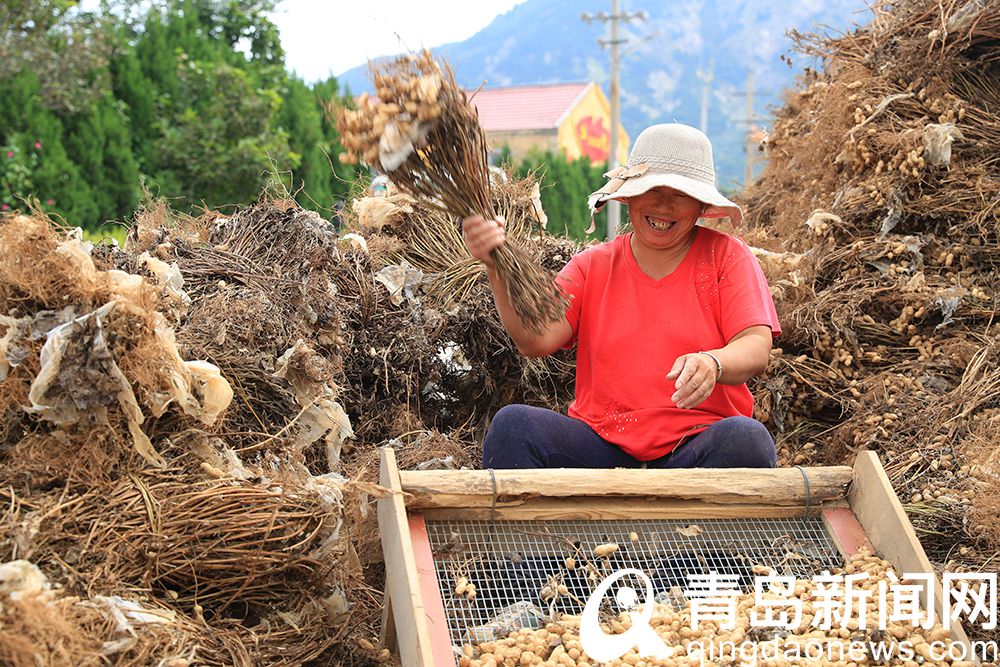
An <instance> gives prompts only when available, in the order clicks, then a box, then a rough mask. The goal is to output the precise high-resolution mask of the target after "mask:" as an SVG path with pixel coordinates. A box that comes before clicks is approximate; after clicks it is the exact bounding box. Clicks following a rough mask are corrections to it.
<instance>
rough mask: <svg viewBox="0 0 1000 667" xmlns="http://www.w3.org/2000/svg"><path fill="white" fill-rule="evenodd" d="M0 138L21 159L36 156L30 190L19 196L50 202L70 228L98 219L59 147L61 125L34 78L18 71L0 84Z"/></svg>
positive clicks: (76, 173) (85, 186) (74, 169)
mask: <svg viewBox="0 0 1000 667" xmlns="http://www.w3.org/2000/svg"><path fill="white" fill-rule="evenodd" d="M0 132H2V133H3V134H2V136H0V143H10V142H11V141H15V142H17V143H18V144H19V145H18V148H19V149H20V151H21V153H22V154H27V153H30V152H32V151H37V164H35V165H34V167H33V169H32V172H31V177H30V182H31V185H32V186H33V190H32V191H31V192H21V193H18V196H21V197H27V196H36V197H38V198H39V199H40V200H41V201H43V202H49V201H51V202H52V204H51V205H50V206H51V208H52V210H54V211H55V212H56V213H58V214H60V215H62V216H63V217H65V218H66V219H67V220H68V221H70V222H71V223H72V224H84V221H93V220H95V219H96V217H97V207H96V206H95V204H94V201H93V193H92V192H91V189H90V186H89V185H88V184H87V183H86V181H85V180H84V179H83V178H82V177H81V174H80V169H79V167H77V165H76V164H74V163H73V161H72V160H71V159H70V158H69V155H68V154H67V152H66V149H65V147H64V146H63V134H64V128H63V124H62V122H61V121H60V119H59V117H58V116H57V115H56V114H55V113H54V112H53V111H50V110H49V109H47V108H46V107H45V106H44V104H43V100H42V94H41V86H40V84H39V81H38V77H37V76H35V74H34V73H33V72H29V71H22V72H20V73H19V74H16V75H14V76H12V77H8V78H7V79H4V80H2V81H0Z"/></svg>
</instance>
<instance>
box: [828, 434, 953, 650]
mask: <svg viewBox="0 0 1000 667" xmlns="http://www.w3.org/2000/svg"><path fill="white" fill-rule="evenodd" d="M847 499H848V502H849V503H850V505H851V509H852V510H854V514H855V516H857V518H858V521H860V522H861V525H862V526H863V527H864V529H865V533H866V534H867V535H868V540H869V541H870V542H871V543H872V546H874V547H875V550H876V551H877V552H878V555H879V556H881V557H882V558H884V559H886V560H887V561H889V562H890V563H892V565H893V567H894V568H895V570H896V573H897V574H898V575H899V576H900V577H902V576H903V575H904V574H908V573H913V574H916V573H930V574H934V568H933V566H932V565H931V562H930V560H929V559H928V558H927V554H926V553H925V552H924V548H923V546H921V544H920V540H918V539H917V534H916V532H915V531H914V530H913V525H912V524H911V523H910V519H909V517H907V516H906V511H905V510H904V509H903V505H902V503H900V502H899V498H897V497H896V493H895V491H893V490H892V484H891V483H890V482H889V476H888V475H886V474H885V470H884V469H883V468H882V463H881V462H880V461H879V459H878V456H877V455H876V454H875V452H861V453H860V454H858V457H857V458H856V459H855V461H854V481H853V482H852V484H851V488H850V491H849V492H848V496H847ZM943 595H944V589H943V587H942V586H941V582H940V580H939V579H938V578H937V577H936V576H935V577H934V613H935V614H936V615H937V618H938V619H939V620H941V619H943V618H944V615H943V614H944V606H943V602H944V600H943ZM920 600H921V603H922V605H923V607H924V609H926V608H927V591H926V590H924V591H923V592H922V594H921V596H920ZM951 636H952V639H953V640H955V641H957V642H962V643H964V644H965V645H966V648H967V649H968V651H969V653H968V654H969V655H970V656H971V655H973V652H972V644H971V643H970V642H969V637H968V635H966V634H965V629H964V628H962V625H961V624H960V623H953V624H952V628H951Z"/></svg>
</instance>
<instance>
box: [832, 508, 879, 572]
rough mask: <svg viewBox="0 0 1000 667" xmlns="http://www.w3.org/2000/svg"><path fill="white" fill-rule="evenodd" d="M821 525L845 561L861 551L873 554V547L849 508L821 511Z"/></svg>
mask: <svg viewBox="0 0 1000 667" xmlns="http://www.w3.org/2000/svg"><path fill="white" fill-rule="evenodd" d="M823 525H824V526H826V530H827V532H828V533H829V534H830V535H831V536H832V537H833V541H834V543H835V544H836V545H837V550H838V551H840V555H841V557H843V559H844V560H847V559H848V558H850V557H851V556H853V555H855V554H856V553H858V552H859V551H861V550H862V549H868V551H869V552H871V553H875V547H873V546H872V543H871V542H869V541H868V536H867V535H865V529H864V527H863V526H862V525H861V523H860V522H859V521H858V517H856V516H854V512H852V511H851V508H850V507H831V508H825V509H824V510H823Z"/></svg>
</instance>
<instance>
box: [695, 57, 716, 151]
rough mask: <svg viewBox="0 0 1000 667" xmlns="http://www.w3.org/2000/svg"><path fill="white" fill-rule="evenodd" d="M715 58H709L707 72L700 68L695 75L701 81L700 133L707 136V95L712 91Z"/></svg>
mask: <svg viewBox="0 0 1000 667" xmlns="http://www.w3.org/2000/svg"><path fill="white" fill-rule="evenodd" d="M714 70H715V58H714V57H713V58H709V60H708V71H704V70H702V69H701V68H700V67H699V68H698V71H697V72H696V74H697V75H698V78H699V79H701V132H702V134H704V135H705V136H708V94H709V91H711V89H712V81H713V80H714V79H715V74H714Z"/></svg>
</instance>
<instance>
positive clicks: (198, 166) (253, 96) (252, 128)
mask: <svg viewBox="0 0 1000 667" xmlns="http://www.w3.org/2000/svg"><path fill="white" fill-rule="evenodd" d="M181 60H182V63H181V65H180V67H179V70H180V76H179V81H180V86H179V93H178V100H177V101H178V102H179V103H180V104H182V105H183V111H181V112H180V113H179V114H178V115H177V116H176V117H174V118H168V119H165V120H164V121H163V122H161V124H160V135H161V136H160V138H159V139H157V140H156V150H155V157H154V159H153V165H152V168H153V174H152V178H153V181H154V182H155V183H156V184H157V185H159V186H160V188H161V192H162V193H164V194H170V195H172V196H179V197H180V198H181V200H182V201H183V202H185V203H186V204H188V205H189V206H196V205H198V204H199V203H201V202H204V203H206V204H208V205H209V206H225V205H230V204H238V203H243V202H248V201H252V200H253V199H254V198H255V197H256V196H257V194H258V193H259V192H260V190H261V189H262V188H263V187H264V185H265V184H266V183H267V180H268V175H269V174H270V173H274V172H276V171H277V172H281V171H285V170H294V169H295V168H297V167H298V158H297V156H295V155H294V154H293V153H292V151H291V149H290V148H289V146H288V136H287V134H286V133H285V132H284V131H282V130H280V129H276V123H275V122H274V120H275V117H276V115H277V112H278V109H279V107H280V104H281V100H280V98H279V97H278V95H277V93H276V92H275V91H273V90H262V89H259V88H257V87H256V85H255V82H254V81H253V78H252V77H251V75H250V74H248V73H247V72H246V71H244V70H241V69H237V68H234V67H230V66H229V65H224V64H212V63H198V62H187V61H186V60H185V59H183V58H182V59H181Z"/></svg>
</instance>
